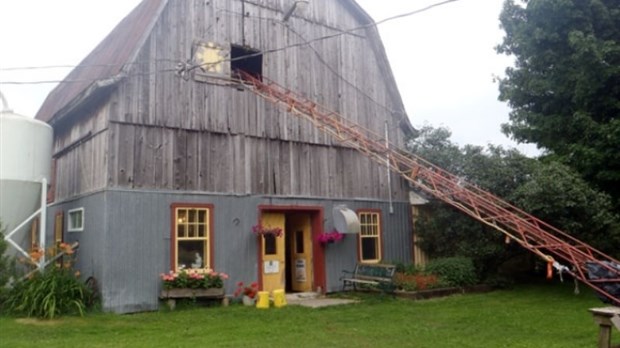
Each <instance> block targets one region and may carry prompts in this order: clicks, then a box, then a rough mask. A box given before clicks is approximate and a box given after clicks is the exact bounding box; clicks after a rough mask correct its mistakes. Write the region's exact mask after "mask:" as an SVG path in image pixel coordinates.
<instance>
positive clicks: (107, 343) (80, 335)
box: [0, 282, 617, 348]
mask: <svg viewBox="0 0 620 348" xmlns="http://www.w3.org/2000/svg"><path fill="white" fill-rule="evenodd" d="M581 288H582V292H583V293H582V294H581V295H578V296H575V295H573V293H572V290H573V287H572V282H568V283H564V284H559V283H558V284H556V283H554V284H550V283H540V284H530V285H520V286H517V287H516V288H515V289H513V290H509V291H495V292H491V293H485V294H470V295H457V296H452V297H446V298H438V299H432V300H425V301H411V300H406V299H394V298H392V297H390V296H382V295H379V294H360V295H358V296H359V297H360V298H361V300H362V301H361V302H360V303H358V304H355V305H346V306H336V307H328V308H322V309H308V308H303V307H297V306H287V307H284V308H280V309H273V308H272V309H269V310H258V309H255V308H248V307H243V306H240V305H232V306H230V307H209V308H204V307H200V308H187V309H182V310H176V311H173V312H169V311H167V310H161V311H159V312H153V313H141V314H134V315H114V314H90V315H88V316H86V317H83V318H78V317H66V318H61V319H57V320H53V321H39V320H33V319H16V318H10V317H0V346H2V347H46V348H47V347H69V346H76V347H206V346H212V347H241V346H245V347H293V346H294V347H563V348H566V347H580V348H581V347H594V346H595V345H596V342H597V334H598V328H597V326H596V325H595V324H594V322H593V320H592V317H591V315H590V313H589V312H588V311H587V309H588V308H591V307H600V306H602V303H601V302H599V301H598V300H597V299H596V298H595V297H594V296H593V295H592V294H591V292H590V291H586V290H585V289H584V287H583V286H582V287H581ZM162 307H163V306H162ZM616 335H617V333H616Z"/></svg>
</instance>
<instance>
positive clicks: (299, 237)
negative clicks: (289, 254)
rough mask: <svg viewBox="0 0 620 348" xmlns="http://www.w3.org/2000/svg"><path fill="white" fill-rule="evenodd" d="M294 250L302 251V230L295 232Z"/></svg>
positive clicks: (298, 252)
mask: <svg viewBox="0 0 620 348" xmlns="http://www.w3.org/2000/svg"><path fill="white" fill-rule="evenodd" d="M295 252H296V253H297V254H303V253H304V231H296V232H295Z"/></svg>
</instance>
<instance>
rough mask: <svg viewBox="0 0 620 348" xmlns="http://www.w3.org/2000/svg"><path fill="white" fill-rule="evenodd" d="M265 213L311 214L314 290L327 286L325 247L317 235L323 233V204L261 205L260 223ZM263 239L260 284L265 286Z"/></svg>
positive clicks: (259, 262) (259, 246)
mask: <svg viewBox="0 0 620 348" xmlns="http://www.w3.org/2000/svg"><path fill="white" fill-rule="evenodd" d="M263 213H281V214H285V215H286V214H287V213H307V214H308V215H310V226H311V228H312V234H311V238H312V267H313V270H314V279H313V283H314V285H313V290H316V289H317V288H319V287H320V288H321V289H326V287H325V285H326V284H325V249H324V248H323V247H322V246H321V244H320V243H319V242H318V241H317V237H318V236H319V235H320V234H321V233H323V207H321V206H298V205H291V206H288V205H259V206H258V223H259V224H260V221H261V217H262V215H263ZM261 248H262V241H261V242H259V243H258V284H259V286H260V288H261V289H262V288H263V271H262V265H263V253H262V249H261Z"/></svg>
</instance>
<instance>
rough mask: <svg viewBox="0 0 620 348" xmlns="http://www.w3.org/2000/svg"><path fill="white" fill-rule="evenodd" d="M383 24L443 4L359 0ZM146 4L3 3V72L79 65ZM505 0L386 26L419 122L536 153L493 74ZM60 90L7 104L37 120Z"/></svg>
mask: <svg viewBox="0 0 620 348" xmlns="http://www.w3.org/2000/svg"><path fill="white" fill-rule="evenodd" d="M357 2H358V3H359V4H360V5H361V6H362V7H363V8H364V9H366V11H367V12H368V13H369V14H370V15H371V16H372V17H373V18H374V19H375V20H377V21H378V20H381V19H384V18H386V17H390V16H393V15H397V14H401V13H405V12H410V11H413V10H416V9H420V8H422V7H425V6H427V5H430V4H432V3H436V2H439V0H381V1H380V0H357ZM138 3H139V0H106V1H95V0H53V1H51V0H0V69H6V68H12V67H25V66H35V67H36V66H50V65H76V64H78V63H79V62H80V61H81V60H82V59H83V58H84V57H85V56H86V55H87V54H88V53H89V52H90V51H91V50H92V49H93V48H94V47H95V46H96V45H97V44H98V43H99V42H100V41H101V40H102V39H103V38H104V37H105V36H106V35H107V34H108V33H109V32H110V31H111V30H112V28H114V26H115V25H116V24H117V23H118V22H119V21H120V20H121V19H122V18H123V17H124V16H125V15H127V14H128V13H129V12H130V11H131V9H133V8H134V7H135V6H136V5H137V4H138ZM502 3H503V0H460V1H457V2H454V3H449V4H447V5H444V6H441V7H438V8H435V9H432V10H430V11H427V12H424V13H421V14H417V15H414V16H411V17H406V18H403V19H397V20H394V21H391V22H387V23H385V24H382V25H381V26H380V27H379V30H380V33H381V36H382V39H383V43H384V45H385V48H386V51H387V54H388V58H389V60H390V64H391V66H392V70H393V72H394V75H395V77H396V80H397V83H398V86H399V90H400V93H401V95H402V98H403V100H404V103H405V107H406V110H407V113H408V114H409V117H410V118H411V122H412V124H413V125H414V126H416V127H419V126H422V125H423V124H426V123H428V124H431V125H433V126H445V127H448V128H449V129H450V130H451V131H452V133H453V137H452V140H453V141H455V142H457V143H459V144H461V145H464V144H475V145H483V146H484V145H486V144H488V143H492V144H501V145H505V146H515V147H517V148H519V149H520V150H521V151H522V152H524V153H526V154H528V155H536V154H538V151H537V150H536V148H535V147H534V146H531V145H519V146H517V145H516V144H515V143H514V142H512V141H510V140H509V139H508V138H507V137H506V136H504V135H503V134H502V133H501V132H500V124H501V123H504V122H507V121H508V112H509V109H508V107H507V106H506V105H505V104H504V103H500V102H499V101H497V95H498V90H497V84H495V83H493V76H494V75H503V71H504V69H505V68H506V66H508V65H510V64H511V59H510V58H508V57H505V56H500V55H498V54H496V53H495V51H494V49H493V47H494V46H495V45H497V44H498V43H500V41H501V38H502V36H503V32H502V31H501V30H500V29H499V20H498V17H499V13H500V11H501V7H502ZM67 73H68V70H67V69H44V70H42V69H33V70H19V71H7V70H0V82H2V81H40V80H61V79H62V78H63V77H64V76H65V75H66V74H67ZM53 87H54V84H40V85H32V84H26V85H6V84H0V90H2V92H3V93H4V95H5V96H6V98H7V99H8V101H9V106H10V107H11V108H12V109H13V110H14V111H15V112H16V113H19V114H23V115H27V116H31V117H33V116H34V115H35V114H36V112H37V110H38V109H39V107H40V105H41V103H42V102H43V100H44V99H45V97H46V96H47V94H48V93H49V91H50V90H51V89H52V88H53Z"/></svg>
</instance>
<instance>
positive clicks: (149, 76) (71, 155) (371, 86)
mask: <svg viewBox="0 0 620 348" xmlns="http://www.w3.org/2000/svg"><path fill="white" fill-rule="evenodd" d="M289 5H290V1H287V0H246V1H245V7H244V8H243V10H244V11H245V13H246V14H247V15H246V16H245V17H242V16H241V14H242V4H241V1H240V0H212V1H204V0H187V1H169V2H168V5H167V7H166V9H165V10H164V12H163V14H162V16H161V17H160V18H159V21H158V23H157V24H156V25H155V27H154V29H153V32H152V33H151V36H150V37H149V38H148V39H147V40H146V42H145V45H144V46H143V47H142V49H141V51H140V53H139V55H138V58H137V60H136V64H133V65H132V70H131V71H130V73H129V76H128V77H127V78H126V79H125V80H124V81H123V82H122V83H121V84H120V85H119V87H118V88H117V89H116V90H115V91H114V92H113V93H112V95H111V97H110V100H109V102H108V104H106V105H105V106H104V107H102V108H101V109H100V110H98V111H97V112H96V114H94V116H93V117H91V118H89V119H91V120H96V121H88V122H98V123H100V124H98V125H97V126H96V127H95V126H92V125H88V124H87V123H88V122H85V124H84V125H81V124H77V125H76V126H75V127H74V128H73V129H72V130H71V131H70V132H69V133H70V134H69V133H68V134H66V135H63V136H61V137H58V138H57V141H56V148H57V149H60V148H62V147H63V146H66V144H68V143H71V140H72V139H75V138H76V137H78V136H79V134H83V133H84V131H85V130H86V129H99V130H101V129H104V130H103V131H101V132H100V133H98V134H97V136H96V137H95V138H93V139H91V140H89V141H88V142H87V143H84V144H82V145H80V146H79V147H78V148H77V149H75V150H73V151H70V152H68V153H67V154H65V155H63V156H62V157H61V158H59V165H58V167H59V173H58V174H59V175H58V177H61V178H64V179H62V183H59V184H60V185H59V191H57V192H58V196H57V197H59V198H62V197H69V196H73V195H77V194H80V193H84V192H89V191H91V190H95V189H98V188H101V187H105V186H106V185H108V186H120V187H131V188H153V189H174V190H190V191H191V190H198V191H207V192H230V193H237V194H278V195H280V194H281V195H309V196H317V197H358V198H386V197H387V196H388V191H387V189H386V187H387V178H386V174H385V169H384V168H380V167H378V166H377V165H375V164H374V163H371V162H370V161H369V160H367V159H366V158H364V157H363V156H361V155H358V154H356V153H353V152H352V151H351V150H349V149H346V148H342V147H339V146H337V145H336V143H335V142H334V141H332V139H330V138H329V137H327V136H325V135H324V134H322V133H321V132H320V131H318V130H317V129H315V128H314V127H313V126H312V125H311V124H309V123H308V122H305V121H303V120H299V119H297V118H293V117H291V116H289V115H287V114H286V113H284V112H282V111H280V110H278V109H277V108H276V107H275V106H274V105H271V104H270V103H267V102H265V101H263V100H262V99H260V98H257V97H256V96H254V95H253V94H252V93H250V92H247V91H243V90H239V89H237V88H234V87H231V86H221V85H214V84H209V83H204V82H196V81H194V80H193V79H191V78H189V79H184V78H181V77H179V76H178V75H176V74H175V73H174V70H175V67H176V65H177V64H178V63H179V62H186V61H187V60H188V59H190V58H191V52H192V44H193V42H194V41H195V40H203V41H212V42H215V43H218V44H220V45H222V46H224V47H229V46H230V44H231V43H233V44H240V45H247V46H249V47H253V48H256V49H260V50H263V51H264V50H271V49H278V48H282V47H286V46H290V45H295V44H299V43H302V42H303V41H304V40H307V39H312V38H316V37H322V36H325V35H330V34H334V33H338V32H340V31H342V30H346V29H349V28H353V27H358V26H360V24H361V23H360V22H359V20H358V19H357V18H356V17H355V16H353V15H352V14H351V13H349V12H348V11H346V9H345V7H344V5H342V3H341V1H335V0H313V1H312V5H311V7H310V8H309V9H308V11H307V12H305V13H304V14H303V16H304V17H303V18H301V17H298V16H297V15H295V16H293V17H292V18H291V19H290V20H289V24H288V27H287V26H285V25H283V23H281V18H282V13H283V9H285V8H287V7H288V6H289ZM242 18H243V23H242ZM365 35H366V33H365V31H360V32H356V33H355V34H347V35H341V36H338V37H336V38H333V39H329V40H322V41H317V42H315V43H313V44H312V46H311V47H310V46H307V45H305V46H300V47H293V48H289V49H285V50H281V51H278V52H275V53H269V54H265V55H264V56H263V74H264V75H265V76H266V77H268V78H270V79H273V80H275V81H277V82H279V83H281V84H284V85H286V86H287V87H288V88H291V89H293V90H296V91H297V92H299V93H302V94H303V95H305V96H306V97H308V98H309V99H311V100H314V101H317V102H319V103H321V104H323V105H325V106H327V107H328V108H330V109H332V110H334V111H338V112H340V113H341V114H343V115H344V116H345V117H347V118H349V119H351V120H353V121H354V122H357V123H360V124H362V125H364V126H366V127H368V128H372V129H373V130H374V131H375V132H376V133H378V134H383V133H384V125H385V122H386V121H387V123H388V128H389V130H390V138H391V139H393V140H396V141H399V142H401V143H402V139H403V135H402V131H401V130H400V129H399V128H398V126H397V121H398V120H395V119H394V117H392V115H391V112H389V111H388V110H392V109H396V110H401V111H402V105H400V104H399V102H398V100H399V99H398V98H394V96H393V95H390V93H389V92H388V91H389V89H390V88H388V87H389V86H390V84H392V83H393V81H391V80H388V79H386V78H384V77H383V76H382V69H380V67H379V64H380V59H379V58H378V57H377V56H376V55H375V53H374V52H375V51H374V50H373V45H372V42H370V41H369V39H368V38H367V37H366V36H365ZM315 51H316V52H315ZM108 120H109V124H108ZM93 155H94V156H93ZM392 188H393V190H394V193H393V196H394V197H395V198H396V199H406V194H405V193H404V192H405V191H406V187H405V185H404V183H402V182H401V181H400V180H398V179H397V178H396V177H393V184H392Z"/></svg>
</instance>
